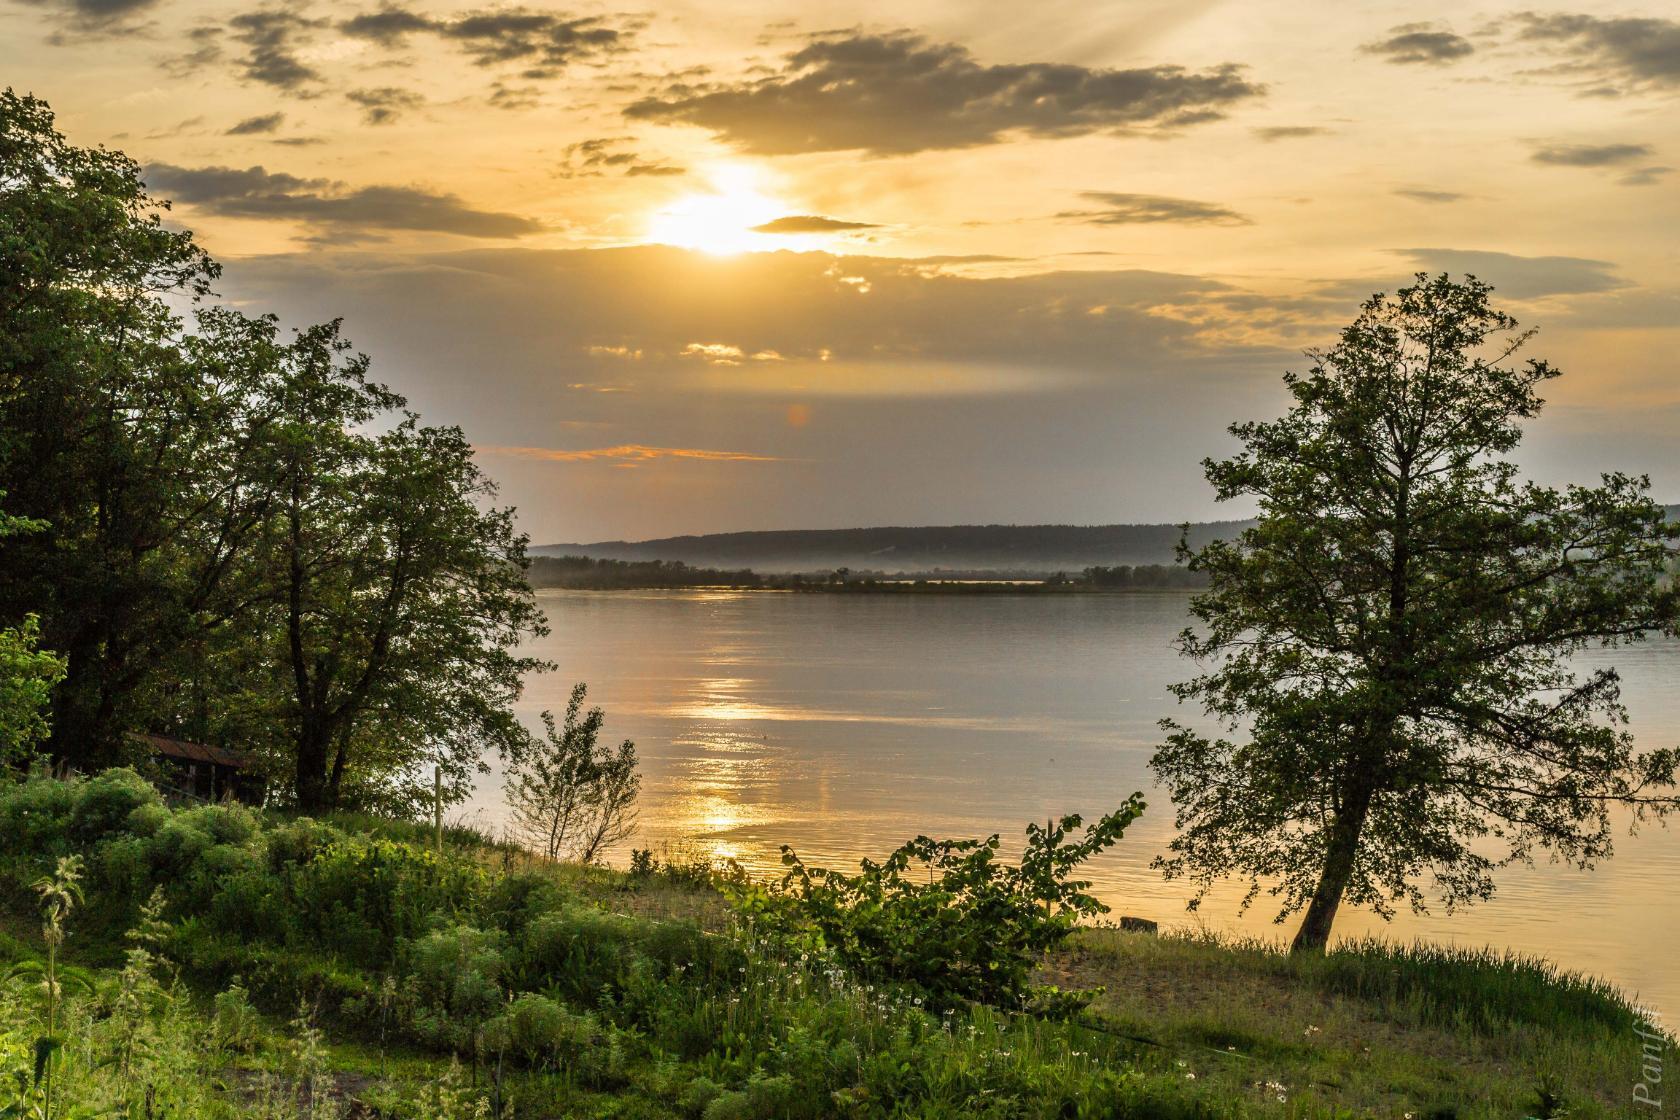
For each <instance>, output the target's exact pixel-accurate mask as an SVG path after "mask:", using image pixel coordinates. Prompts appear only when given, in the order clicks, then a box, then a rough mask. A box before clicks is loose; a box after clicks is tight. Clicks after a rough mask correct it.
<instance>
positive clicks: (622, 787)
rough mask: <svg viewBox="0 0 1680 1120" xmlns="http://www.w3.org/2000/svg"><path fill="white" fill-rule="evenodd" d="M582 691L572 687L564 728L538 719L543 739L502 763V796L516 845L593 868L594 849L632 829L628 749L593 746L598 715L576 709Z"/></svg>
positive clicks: (633, 789) (632, 763) (636, 788)
mask: <svg viewBox="0 0 1680 1120" xmlns="http://www.w3.org/2000/svg"><path fill="white" fill-rule="evenodd" d="M587 694H588V688H587V686H585V685H583V684H579V685H576V686H575V687H574V688H573V689H572V695H571V699H570V700H569V701H567V703H566V716H565V722H564V723H563V724H561V725H560V726H559V727H556V726H555V722H554V713H552V712H544V713H543V714H542V721H543V731H544V734H543V737H542V738H541V739H537V738H534V737H533V738H531V739H530V740H529V741H528V742H527V743H526V744H525V746H524V748H523V749H521V750H520V751H519V752H518V753H516V754H515V755H513V756H512V757H511V758H510V761H509V765H508V770H507V777H506V781H505V783H504V787H503V788H504V790H505V792H506V795H507V800H508V808H509V810H510V811H511V815H512V818H513V829H514V832H515V833H516V834H517V835H518V837H519V839H520V840H521V841H523V842H524V843H525V844H527V845H528V846H530V847H532V848H534V849H536V850H537V851H539V852H541V853H542V854H543V855H544V856H546V857H547V858H549V859H560V858H561V857H562V856H568V855H570V856H575V857H576V858H577V859H578V860H580V861H581V862H583V863H593V862H594V861H595V859H596V857H597V856H598V855H599V854H600V852H601V849H602V848H604V847H606V846H607V845H609V844H614V843H617V842H618V841H620V840H622V839H624V838H625V837H626V836H629V835H630V833H631V831H632V830H633V829H634V827H635V823H636V815H635V802H636V796H637V794H638V793H639V792H640V791H641V784H642V780H641V776H640V775H639V774H637V773H636V744H634V743H632V742H631V741H630V740H628V739H626V740H625V741H624V742H622V743H620V744H619V745H618V747H617V749H612V748H608V747H603V746H601V745H600V738H601V725H602V724H603V723H604V722H605V720H606V715H605V713H603V712H602V711H601V709H600V708H591V709H589V711H588V712H585V711H584V710H583V702H584V697H585V696H586V695H587Z"/></svg>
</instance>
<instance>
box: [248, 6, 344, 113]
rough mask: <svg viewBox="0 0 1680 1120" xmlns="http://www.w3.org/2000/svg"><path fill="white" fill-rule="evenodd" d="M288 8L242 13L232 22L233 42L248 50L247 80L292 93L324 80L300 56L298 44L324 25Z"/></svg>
mask: <svg viewBox="0 0 1680 1120" xmlns="http://www.w3.org/2000/svg"><path fill="white" fill-rule="evenodd" d="M323 22H324V21H322V20H311V19H305V18H304V17H303V16H300V15H298V14H297V13H296V12H292V11H288V10H286V9H284V8H268V9H264V10H262V11H256V12H241V13H240V14H239V15H236V16H234V17H233V18H232V19H230V20H228V27H230V28H232V31H233V38H234V40H235V41H236V42H238V43H240V44H241V45H242V46H244V48H245V57H244V58H243V59H241V60H240V64H239V65H240V70H241V72H242V73H243V74H244V75H245V77H246V78H248V79H249V80H251V81H253V82H260V83H262V84H263V85H267V86H273V87H274V88H276V89H279V90H284V91H286V92H288V93H297V92H299V91H300V90H302V89H303V87H305V86H307V85H309V84H310V83H312V82H317V81H319V80H320V78H321V75H320V72H319V71H317V70H316V69H315V68H314V67H312V66H310V65H309V64H308V63H306V62H304V61H303V60H302V59H301V58H299V57H298V54H297V45H298V40H299V39H300V38H302V37H304V36H306V35H307V34H308V33H309V32H310V31H312V30H313V29H315V28H317V27H321V26H322V25H323Z"/></svg>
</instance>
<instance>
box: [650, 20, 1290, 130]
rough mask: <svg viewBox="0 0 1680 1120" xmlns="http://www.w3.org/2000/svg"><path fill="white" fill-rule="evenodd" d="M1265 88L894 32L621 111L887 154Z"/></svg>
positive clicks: (1204, 110)
mask: <svg viewBox="0 0 1680 1120" xmlns="http://www.w3.org/2000/svg"><path fill="white" fill-rule="evenodd" d="M1263 91H1264V87H1262V86H1259V85H1256V84H1254V83H1252V82H1250V81H1248V80H1247V79H1245V78H1244V77H1243V76H1242V72H1241V68H1240V67H1238V66H1234V65H1224V66H1217V67H1214V68H1212V69H1209V70H1203V71H1197V72H1193V71H1189V70H1185V69H1184V68H1182V67H1178V66H1156V67H1150V68H1145V69H1133V70H1100V69H1091V68H1088V67H1084V66H1076V65H1072V64H1067V63H1043V62H1038V63H1022V64H1006V65H986V64H984V63H980V62H976V61H975V60H974V58H973V57H972V56H971V55H970V54H969V52H968V51H967V50H966V49H965V48H963V47H961V46H958V45H957V44H954V43H936V42H933V41H931V40H929V39H926V38H924V37H922V36H920V35H913V34H909V33H897V34H890V35H848V36H844V37H838V38H835V37H830V38H824V39H819V40H817V41H816V42H813V43H811V44H809V45H807V46H806V47H804V48H803V49H801V50H799V51H796V52H794V53H793V54H791V55H789V56H788V57H787V59H786V62H785V64H784V65H783V67H782V68H781V69H780V70H778V71H775V72H773V73H771V74H770V75H768V76H766V77H760V78H749V79H744V80H741V81H737V82H734V83H723V84H712V85H701V86H694V85H688V84H679V85H677V86H675V87H674V88H672V89H669V90H667V91H665V93H664V94H663V95H662V96H655V97H648V98H644V99H642V100H640V101H637V102H634V103H633V104H631V105H630V106H629V107H628V108H627V109H626V110H625V113H626V115H627V116H629V117H631V118H632V119H637V120H649V121H658V122H661V123H666V124H690V125H696V126H698V127H701V128H705V129H709V130H710V131H712V132H714V133H716V134H718V135H719V136H721V137H722V138H723V139H725V140H726V141H728V142H729V143H731V144H732V145H734V146H735V147H737V148H739V149H741V150H743V151H747V152H753V153H757V154H760V155H790V154H796V153H801V152H828V151H852V150H861V151H865V152H868V153H870V154H871V155H877V156H891V155H904V154H908V153H911V152H920V151H929V150H938V149H949V148H968V147H974V146H977V145H982V144H993V143H997V142H999V141H1000V140H1002V139H1003V138H1004V137H1005V135H1007V134H1011V133H1019V134H1024V135H1027V136H1036V137H1061V136H1082V135H1088V134H1091V133H1097V132H1117V131H1125V130H1134V129H1153V130H1163V129H1172V128H1177V127H1182V126H1186V125H1191V124H1196V123H1200V122H1203V121H1209V120H1215V119H1218V118H1219V117H1221V116H1223V114H1224V111H1225V110H1226V109H1228V108H1230V107H1231V106H1233V105H1236V104H1238V103H1239V102H1242V101H1246V100H1249V99H1252V98H1255V97H1258V96H1260V95H1261V93H1262V92H1263Z"/></svg>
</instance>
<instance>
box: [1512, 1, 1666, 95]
mask: <svg viewBox="0 0 1680 1120" xmlns="http://www.w3.org/2000/svg"><path fill="white" fill-rule="evenodd" d="M1516 26H1517V37H1518V38H1519V39H1521V40H1523V41H1526V42H1531V43H1539V44H1542V45H1547V46H1552V47H1555V48H1556V49H1557V50H1559V51H1561V52H1562V53H1563V54H1564V55H1565V56H1566V57H1567V59H1568V60H1569V66H1568V68H1569V69H1573V70H1575V71H1576V72H1578V73H1581V74H1583V75H1585V76H1588V77H1592V78H1594V79H1596V80H1599V81H1609V82H1620V83H1623V84H1625V85H1627V86H1630V87H1634V88H1638V87H1643V86H1676V85H1680V22H1676V21H1675V20H1667V19H1655V18H1650V17H1631V16H1629V17H1620V18H1609V19H1604V18H1600V17H1598V16H1590V15H1575V14H1567V13H1562V12H1556V13H1544V14H1542V13H1536V12H1524V13H1521V14H1519V15H1518V16H1517V17H1516Z"/></svg>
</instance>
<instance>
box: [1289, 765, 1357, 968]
mask: <svg viewBox="0 0 1680 1120" xmlns="http://www.w3.org/2000/svg"><path fill="white" fill-rule="evenodd" d="M1371 794H1372V791H1371V790H1370V789H1369V788H1367V787H1366V786H1365V785H1363V784H1362V785H1360V786H1359V787H1357V788H1356V789H1354V790H1351V791H1349V797H1348V800H1347V801H1346V802H1345V803H1344V804H1343V806H1342V810H1341V811H1340V812H1339V813H1337V814H1336V820H1335V823H1333V824H1332V825H1331V826H1330V832H1329V835H1328V836H1327V837H1326V841H1327V842H1326V845H1325V850H1324V869H1323V870H1322V871H1320V872H1319V876H1318V887H1317V888H1316V889H1315V890H1314V891H1313V896H1312V901H1311V902H1310V903H1308V904H1307V914H1306V917H1304V918H1303V919H1301V928H1300V929H1299V930H1297V931H1296V933H1295V940H1294V942H1293V943H1292V944H1291V945H1290V946H1289V951H1290V952H1291V953H1322V952H1324V949H1325V947H1326V946H1327V945H1329V944H1330V927H1331V926H1332V925H1333V924H1334V923H1335V921H1336V911H1337V910H1338V909H1339V908H1340V907H1341V905H1342V894H1343V892H1345V891H1346V890H1347V885H1348V880H1349V879H1351V878H1352V877H1353V861H1354V857H1355V856H1356V855H1357V854H1358V852H1359V834H1360V833H1361V832H1362V831H1363V830H1364V828H1365V817H1366V815H1367V814H1368V813H1369V812H1370V809H1371Z"/></svg>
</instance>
